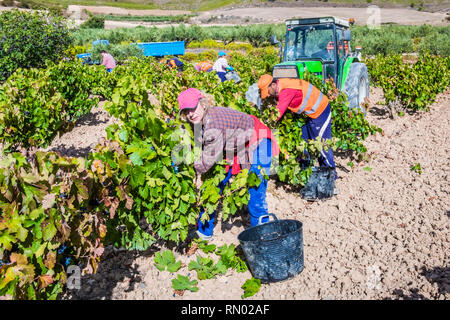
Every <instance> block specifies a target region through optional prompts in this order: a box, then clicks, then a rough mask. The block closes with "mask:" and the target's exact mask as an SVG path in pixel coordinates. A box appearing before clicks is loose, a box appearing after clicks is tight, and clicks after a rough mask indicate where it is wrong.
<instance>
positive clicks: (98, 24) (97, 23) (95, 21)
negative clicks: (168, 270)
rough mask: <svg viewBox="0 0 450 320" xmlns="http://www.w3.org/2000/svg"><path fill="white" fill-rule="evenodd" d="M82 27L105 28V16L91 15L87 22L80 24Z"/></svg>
mask: <svg viewBox="0 0 450 320" xmlns="http://www.w3.org/2000/svg"><path fill="white" fill-rule="evenodd" d="M80 28H81V29H104V28H105V18H104V17H101V16H92V17H89V18H88V19H87V20H86V21H85V22H83V23H82V24H81V25H80Z"/></svg>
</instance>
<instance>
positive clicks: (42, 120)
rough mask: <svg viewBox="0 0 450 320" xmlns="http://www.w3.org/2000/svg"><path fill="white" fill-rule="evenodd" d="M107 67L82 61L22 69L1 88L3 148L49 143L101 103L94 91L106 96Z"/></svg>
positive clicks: (0, 109) (0, 136)
mask: <svg viewBox="0 0 450 320" xmlns="http://www.w3.org/2000/svg"><path fill="white" fill-rule="evenodd" d="M106 74H107V72H106V71H105V70H104V68H100V67H99V66H96V67H87V66H82V65H81V63H80V62H79V61H76V62H60V63H59V64H57V65H53V64H50V65H49V66H48V67H47V69H34V68H32V69H19V70H17V71H16V72H15V73H14V74H13V75H12V76H11V77H9V78H8V80H7V81H6V82H5V83H4V84H3V85H2V86H1V87H0V92H2V93H3V94H0V140H1V141H2V143H4V144H5V148H4V151H10V150H14V149H15V148H17V147H19V146H23V147H32V146H42V147H45V146H47V145H48V144H49V143H50V142H51V141H52V139H53V138H54V137H55V135H56V134H57V133H58V132H63V131H66V130H68V129H70V128H72V127H73V125H74V122H75V121H76V119H78V118H79V117H81V116H82V115H85V114H87V113H89V112H90V110H91V108H92V107H93V106H94V105H96V104H97V103H98V99H97V98H90V94H91V93H104V94H105V95H107V92H108V85H106V81H107V79H109V78H108V75H106Z"/></svg>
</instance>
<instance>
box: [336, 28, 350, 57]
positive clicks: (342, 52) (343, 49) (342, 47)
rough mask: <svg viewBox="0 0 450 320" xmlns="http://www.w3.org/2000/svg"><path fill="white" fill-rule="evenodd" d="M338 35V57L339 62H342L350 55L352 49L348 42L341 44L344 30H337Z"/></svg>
mask: <svg viewBox="0 0 450 320" xmlns="http://www.w3.org/2000/svg"><path fill="white" fill-rule="evenodd" d="M336 34H337V40H338V43H339V50H338V56H339V60H342V59H344V58H345V57H346V56H347V55H348V54H349V52H350V47H349V43H348V41H342V42H341V39H342V38H343V37H344V30H342V29H337V30H336Z"/></svg>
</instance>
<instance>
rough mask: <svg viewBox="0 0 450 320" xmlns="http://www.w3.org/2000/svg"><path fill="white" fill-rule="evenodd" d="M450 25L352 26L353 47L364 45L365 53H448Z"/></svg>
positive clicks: (446, 54)
mask: <svg viewBox="0 0 450 320" xmlns="http://www.w3.org/2000/svg"><path fill="white" fill-rule="evenodd" d="M449 33H450V26H445V27H436V26H430V25H420V26H399V25H385V26H381V27H380V28H375V29H374V28H370V27H368V26H355V27H353V28H352V41H351V46H352V48H354V47H355V46H356V45H358V46H362V53H363V54H364V55H366V56H374V55H383V56H384V55H391V54H402V53H411V52H415V51H417V45H418V48H419V49H418V50H419V52H421V53H424V52H427V51H430V52H431V53H433V54H440V55H443V56H449V55H450V51H449V47H448V41H445V39H447V38H448V35H449Z"/></svg>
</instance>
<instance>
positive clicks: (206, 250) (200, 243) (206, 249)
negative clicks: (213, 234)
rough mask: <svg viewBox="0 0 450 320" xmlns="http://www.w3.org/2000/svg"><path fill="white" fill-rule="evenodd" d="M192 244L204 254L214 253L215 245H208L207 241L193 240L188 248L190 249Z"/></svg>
mask: <svg viewBox="0 0 450 320" xmlns="http://www.w3.org/2000/svg"><path fill="white" fill-rule="evenodd" d="M194 244H197V247H198V248H199V249H200V250H202V251H203V252H204V253H210V252H214V251H215V250H216V245H215V244H208V241H207V240H202V239H200V238H199V239H194V240H193V241H192V242H191V244H190V247H191V248H192V246H193V245H194Z"/></svg>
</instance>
